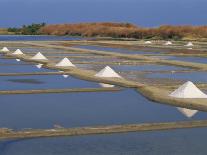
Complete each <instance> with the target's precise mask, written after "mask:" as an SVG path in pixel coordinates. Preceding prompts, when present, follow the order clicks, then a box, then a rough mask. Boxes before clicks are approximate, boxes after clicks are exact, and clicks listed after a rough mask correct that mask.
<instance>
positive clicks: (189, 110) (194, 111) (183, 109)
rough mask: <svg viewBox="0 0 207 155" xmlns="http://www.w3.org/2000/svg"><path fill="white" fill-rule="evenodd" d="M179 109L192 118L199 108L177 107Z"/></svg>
mask: <svg viewBox="0 0 207 155" xmlns="http://www.w3.org/2000/svg"><path fill="white" fill-rule="evenodd" d="M177 109H178V111H180V112H181V113H182V114H183V115H184V116H186V117H188V118H191V117H193V116H194V115H195V114H196V113H197V112H198V110H191V109H186V108H177Z"/></svg>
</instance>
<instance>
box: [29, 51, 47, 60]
mask: <svg viewBox="0 0 207 155" xmlns="http://www.w3.org/2000/svg"><path fill="white" fill-rule="evenodd" d="M31 59H33V60H48V59H47V58H46V57H45V56H44V55H42V53H40V52H38V53H37V54H36V55H35V56H33V57H32V58H31Z"/></svg>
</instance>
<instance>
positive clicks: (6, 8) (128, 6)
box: [0, 0, 207, 27]
mask: <svg viewBox="0 0 207 155" xmlns="http://www.w3.org/2000/svg"><path fill="white" fill-rule="evenodd" d="M0 6H1V9H0V19H1V21H0V27H19V26H22V25H23V24H31V23H40V22H46V23H48V24H59V23H80V22H129V23H133V24H136V25H139V26H147V27H154V26H159V25H164V24H173V25H206V24H207V21H206V18H205V14H206V13H207V9H206V6H207V1H205V0H181V1H179V2H178V1H176V0H167V1H166V0H110V1H109V0H30V1H29V2H28V0H1V2H0Z"/></svg>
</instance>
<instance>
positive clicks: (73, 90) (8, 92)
mask: <svg viewBox="0 0 207 155" xmlns="http://www.w3.org/2000/svg"><path fill="white" fill-rule="evenodd" d="M120 90H121V88H117V87H114V88H65V89H39V90H0V95H12V94H48V93H79V92H107V91H110V92H111V91H120Z"/></svg>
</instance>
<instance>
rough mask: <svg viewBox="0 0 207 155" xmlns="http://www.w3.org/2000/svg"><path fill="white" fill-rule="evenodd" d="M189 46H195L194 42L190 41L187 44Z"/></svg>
mask: <svg viewBox="0 0 207 155" xmlns="http://www.w3.org/2000/svg"><path fill="white" fill-rule="evenodd" d="M185 46H187V47H190V46H194V45H193V43H192V42H189V43H188V44H187V45H185Z"/></svg>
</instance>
